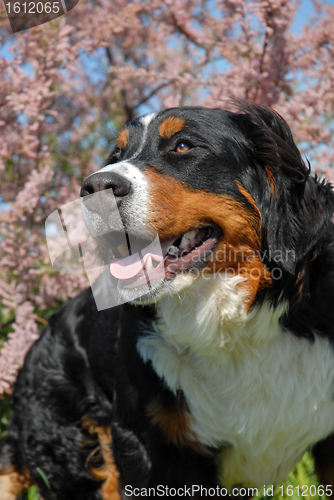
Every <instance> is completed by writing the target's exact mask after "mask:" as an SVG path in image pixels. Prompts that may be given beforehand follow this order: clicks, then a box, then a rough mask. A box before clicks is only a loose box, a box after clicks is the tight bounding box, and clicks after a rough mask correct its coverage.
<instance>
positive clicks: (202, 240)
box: [110, 226, 219, 288]
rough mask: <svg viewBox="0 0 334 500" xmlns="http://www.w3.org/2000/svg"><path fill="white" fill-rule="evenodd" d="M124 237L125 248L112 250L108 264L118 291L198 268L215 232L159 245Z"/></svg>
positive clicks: (185, 235) (198, 231) (203, 229)
mask: <svg viewBox="0 0 334 500" xmlns="http://www.w3.org/2000/svg"><path fill="white" fill-rule="evenodd" d="M128 236H129V235H128ZM128 236H127V241H128V244H127V245H124V244H123V245H120V246H118V247H117V249H115V250H113V254H114V256H115V257H116V258H114V259H113V260H112V261H111V263H110V272H111V274H112V275H113V276H114V277H115V278H117V279H119V280H120V284H121V286H122V287H125V288H133V287H140V286H143V285H145V284H147V283H151V284H154V283H155V282H161V281H162V280H163V279H171V278H173V277H174V276H176V275H177V274H179V273H180V272H182V271H189V270H191V269H193V268H199V267H201V266H202V265H203V263H204V262H205V261H206V259H207V256H208V254H209V253H210V252H211V251H212V250H213V248H214V246H215V244H216V242H217V239H218V237H219V230H218V229H216V228H214V227H212V226H206V227H201V228H198V229H192V230H190V231H187V232H185V233H182V234H180V235H178V236H176V237H173V238H169V239H166V240H162V241H160V243H159V241H158V240H157V241H155V242H152V243H149V242H148V241H147V240H143V239H140V238H133V237H130V239H129V237H128ZM129 241H131V244H130V243H129ZM113 247H114V246H113ZM114 248H115V247H114Z"/></svg>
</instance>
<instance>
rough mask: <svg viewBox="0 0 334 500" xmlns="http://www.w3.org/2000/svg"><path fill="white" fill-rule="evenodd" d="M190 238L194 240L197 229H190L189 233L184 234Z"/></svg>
mask: <svg viewBox="0 0 334 500" xmlns="http://www.w3.org/2000/svg"><path fill="white" fill-rule="evenodd" d="M184 236H185V237H186V238H188V240H192V239H193V238H195V236H196V231H195V230H194V229H193V230H192V231H188V232H187V233H185V234H184Z"/></svg>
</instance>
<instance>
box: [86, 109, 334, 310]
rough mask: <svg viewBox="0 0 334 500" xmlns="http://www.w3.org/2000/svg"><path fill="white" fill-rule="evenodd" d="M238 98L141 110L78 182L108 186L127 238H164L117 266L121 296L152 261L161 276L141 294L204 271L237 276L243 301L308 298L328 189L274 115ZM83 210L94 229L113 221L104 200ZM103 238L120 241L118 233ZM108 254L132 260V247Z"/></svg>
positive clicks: (160, 291)
mask: <svg viewBox="0 0 334 500" xmlns="http://www.w3.org/2000/svg"><path fill="white" fill-rule="evenodd" d="M238 106H239V109H238V112H237V113H231V112H229V111H223V110H220V109H206V108H200V107H183V108H175V109H168V110H165V111H162V112H160V113H156V114H150V115H146V116H144V117H142V118H139V119H136V120H134V121H133V122H131V123H130V124H129V125H128V126H127V127H126V128H124V129H123V130H122V131H121V133H120V134H119V137H118V139H117V145H116V147H115V148H114V149H113V151H112V152H111V154H110V156H109V158H108V160H107V162H106V166H105V167H104V168H102V169H101V170H99V171H98V172H96V173H94V174H92V175H91V176H90V177H88V178H87V179H86V180H85V182H84V183H83V186H82V191H81V195H82V196H86V195H88V194H92V193H96V192H100V191H103V190H107V189H112V191H113V193H114V196H115V198H116V200H117V207H118V211H119V214H120V218H121V221H122V226H123V227H122V228H121V227H120V228H118V230H119V231H121V230H122V229H124V231H125V232H126V233H127V234H128V235H130V236H131V238H132V241H133V239H134V238H138V241H145V240H150V241H151V240H152V239H153V238H154V234H156V232H157V234H158V236H159V239H160V244H161V251H162V257H161V258H160V259H159V258H156V259H155V257H154V254H153V256H152V253H150V252H149V251H148V253H147V256H146V257H147V258H145V255H144V256H143V255H142V259H141V261H140V262H141V263H142V264H139V263H137V264H136V265H134V266H133V267H131V268H130V267H129V269H130V270H129V269H128V270H127V271H126V265H124V266H123V267H122V269H123V271H122V270H121V271H119V267H117V265H114V266H113V263H112V264H111V272H113V270H114V272H115V275H116V277H118V278H120V280H121V282H122V287H121V288H122V292H121V293H122V294H123V296H124V297H123V298H124V299H126V300H131V299H132V296H133V295H132V294H133V289H134V287H136V286H138V284H136V279H135V278H138V275H140V273H142V274H143V273H144V272H145V271H146V270H150V271H152V270H153V269H156V270H157V271H156V272H157V276H158V273H160V274H159V276H160V278H159V284H158V286H156V287H155V288H154V290H153V291H152V292H150V293H148V294H146V295H145V297H144V300H145V301H146V302H153V301H156V300H158V299H159V298H161V297H162V296H164V295H166V294H172V293H176V292H179V291H180V290H182V289H183V288H185V287H189V286H193V284H194V282H195V281H196V280H198V278H199V277H202V278H203V276H205V277H207V279H209V280H210V279H211V278H212V277H215V278H217V276H218V277H221V278H222V279H226V278H228V277H231V276H238V277H239V278H240V282H239V285H238V286H240V287H241V288H242V289H243V290H244V291H245V297H246V298H245V300H246V302H247V306H248V309H250V308H251V306H252V305H253V304H254V303H255V302H256V300H257V299H258V298H259V297H263V294H267V295H268V297H270V298H271V300H273V301H277V300H280V299H283V298H284V297H283V296H284V294H290V297H289V299H292V301H295V302H298V301H300V300H302V299H303V297H305V296H306V294H307V286H308V263H309V262H310V261H311V259H312V258H313V257H314V255H315V252H316V251H317V248H318V246H319V244H320V242H321V238H322V235H323V234H324V233H325V232H326V230H327V229H328V226H329V224H331V216H332V212H333V207H334V200H333V194H332V190H331V187H330V186H329V185H328V184H326V183H324V182H319V181H317V180H316V179H315V178H314V177H310V176H309V167H308V166H307V165H305V163H304V162H303V160H302V158H301V155H300V153H299V151H298V149H297V147H296V145H295V143H294V141H293V138H292V134H291V132H290V129H289V127H288V125H287V124H286V123H285V121H284V120H283V119H282V118H281V117H280V116H279V115H278V114H277V113H275V112H274V111H272V110H269V109H266V108H263V107H260V106H254V105H248V104H240V103H239V104H238ZM85 217H86V219H87V220H88V226H90V227H91V228H93V229H94V227H97V226H98V227H101V226H102V227H106V230H107V229H108V224H109V223H110V221H109V220H108V214H105V212H104V211H103V208H102V209H101V207H100V208H99V209H96V208H94V207H93V208H90V209H89V207H88V209H87V210H86V215H85ZM114 229H115V228H114ZM116 229H117V228H116ZM108 238H109V239H108ZM100 241H101V243H102V245H103V246H105V247H108V246H109V247H113V249H114V247H115V236H114V233H112V234H111V235H109V236H108V235H106V236H104V237H101V238H100ZM143 246H144V247H145V245H143ZM148 248H149V247H148ZM125 251H127V249H125ZM113 252H114V257H115V258H116V260H115V262H119V261H120V259H121V258H124V262H125V264H126V259H127V258H128V257H127V256H124V255H123V254H122V253H121V254H118V253H117V250H116V251H115V249H114V250H113ZM121 252H122V251H121ZM144 253H145V251H144ZM132 261H133V259H132ZM132 261H131V265H132V264H133V262H132ZM143 262H144V263H145V265H143ZM161 271H163V273H162V274H161ZM117 273H119V275H118V274H117ZM122 273H123V274H122ZM153 273H154V271H153ZM137 283H140V282H138V281H137ZM145 283H146V281H145ZM139 286H140V285H139ZM290 302H291V300H290Z"/></svg>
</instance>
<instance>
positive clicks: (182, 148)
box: [175, 141, 191, 153]
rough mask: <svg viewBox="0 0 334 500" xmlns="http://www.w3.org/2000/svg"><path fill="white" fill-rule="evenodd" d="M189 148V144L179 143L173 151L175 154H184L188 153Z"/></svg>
mask: <svg viewBox="0 0 334 500" xmlns="http://www.w3.org/2000/svg"><path fill="white" fill-rule="evenodd" d="M190 148H191V146H190V145H189V144H187V143H186V142H183V141H182V142H179V143H178V145H177V146H176V149H175V151H176V152H177V153H186V152H187V151H189V149H190Z"/></svg>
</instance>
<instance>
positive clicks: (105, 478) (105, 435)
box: [82, 416, 121, 500]
mask: <svg viewBox="0 0 334 500" xmlns="http://www.w3.org/2000/svg"><path fill="white" fill-rule="evenodd" d="M82 425H83V427H84V428H86V429H87V430H88V432H89V433H90V434H91V435H92V436H93V437H94V438H95V440H96V445H97V446H96V448H95V450H93V452H92V453H91V454H90V455H89V457H88V458H87V461H86V462H87V465H89V467H90V471H91V473H92V474H93V476H94V478H95V479H96V480H97V481H102V482H103V484H102V487H101V498H102V500H121V495H120V493H119V486H118V479H119V472H118V470H117V468H116V465H115V462H114V458H113V456H112V451H111V442H112V437H111V430H110V428H109V427H108V428H104V427H100V426H97V425H96V424H95V421H94V419H93V418H92V417H90V416H86V417H84V418H83V420H82ZM99 459H102V461H103V465H102V466H101V467H93V466H92V465H91V464H90V462H93V461H94V460H99Z"/></svg>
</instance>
